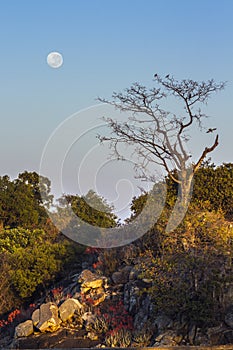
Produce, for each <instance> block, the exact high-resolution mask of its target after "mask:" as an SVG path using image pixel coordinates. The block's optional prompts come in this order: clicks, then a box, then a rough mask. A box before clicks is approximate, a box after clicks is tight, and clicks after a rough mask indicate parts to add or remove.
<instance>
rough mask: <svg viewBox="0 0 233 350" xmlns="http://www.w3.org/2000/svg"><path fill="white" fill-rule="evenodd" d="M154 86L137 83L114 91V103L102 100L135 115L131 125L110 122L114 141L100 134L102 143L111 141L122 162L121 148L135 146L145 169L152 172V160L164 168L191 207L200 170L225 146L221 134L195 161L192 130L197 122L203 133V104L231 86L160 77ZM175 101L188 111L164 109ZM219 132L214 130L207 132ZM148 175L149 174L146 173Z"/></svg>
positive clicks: (156, 75) (156, 77)
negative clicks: (189, 144) (190, 148)
mask: <svg viewBox="0 0 233 350" xmlns="http://www.w3.org/2000/svg"><path fill="white" fill-rule="evenodd" d="M154 82H155V85H156V87H153V88H147V87H145V86H143V85H141V84H139V83H134V84H133V85H132V86H131V87H130V88H128V89H126V90H125V91H124V93H116V92H114V93H113V95H112V99H111V100H107V99H105V98H99V99H98V100H99V101H101V102H104V103H107V104H110V105H112V106H114V107H115V108H116V109H118V110H120V111H128V112H132V115H131V116H130V117H129V118H128V119H127V121H126V122H121V121H117V120H114V119H112V118H104V119H105V121H106V122H107V124H108V126H109V127H110V128H111V130H112V133H111V135H110V136H109V137H108V136H99V139H100V141H101V142H104V141H110V145H111V148H112V149H113V151H114V153H115V154H116V155H117V156H118V157H121V158H122V157H123V156H122V154H120V150H119V145H120V144H122V143H123V144H127V145H133V146H134V147H135V151H136V153H137V155H138V159H139V160H140V162H139V163H138V165H139V167H140V168H141V169H146V168H147V165H148V164H149V163H152V162H154V163H157V164H160V165H161V166H162V167H163V168H164V169H165V171H166V173H167V174H168V175H169V176H170V177H171V178H172V179H173V180H174V181H175V182H176V183H178V184H179V188H180V198H181V202H182V203H183V204H186V203H187V201H188V198H189V193H190V188H191V184H192V179H193V176H194V174H195V172H196V171H197V170H198V168H199V167H200V165H201V163H202V162H203V160H204V159H205V157H206V155H207V154H208V153H210V152H212V151H213V150H214V149H215V148H216V147H217V146H218V142H219V136H218V134H217V135H216V136H215V138H214V141H213V143H212V145H211V146H209V147H205V148H204V150H203V152H202V153H201V155H200V156H199V158H198V159H197V161H196V162H191V159H190V157H191V155H190V154H188V152H187V151H186V148H185V144H186V143H187V142H188V141H189V139H190V138H189V136H188V135H187V131H188V130H189V129H190V127H191V126H192V125H193V124H195V123H197V124H198V126H199V128H200V131H202V130H203V128H204V127H203V119H204V118H206V117H207V115H206V114H204V113H202V111H201V108H200V106H201V105H203V104H206V103H207V101H208V99H209V97H210V96H211V94H212V93H214V92H217V91H219V90H222V89H223V88H224V86H225V83H224V82H220V83H216V82H215V81H214V80H213V79H211V80H208V81H207V82H204V81H203V82H197V81H194V80H191V79H185V80H181V81H178V80H176V79H175V78H174V77H172V76H170V75H169V74H168V75H166V77H165V78H161V77H160V76H159V75H158V74H155V75H154ZM169 97H174V98H176V99H178V100H179V102H181V105H182V107H183V108H182V109H181V111H180V112H178V113H172V112H170V111H167V110H166V109H165V108H164V107H163V106H165V105H166V104H168V103H167V101H168V100H169ZM215 130H216V128H209V129H208V131H207V132H208V133H210V132H215ZM123 158H124V157H123ZM175 169H176V170H177V171H176V172H174V170H175ZM175 174H177V176H176V175H175ZM143 176H144V177H146V176H147V175H146V173H145V172H143Z"/></svg>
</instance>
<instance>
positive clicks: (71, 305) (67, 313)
mask: <svg viewBox="0 0 233 350" xmlns="http://www.w3.org/2000/svg"><path fill="white" fill-rule="evenodd" d="M82 309H83V306H82V304H81V303H80V302H79V301H78V300H77V299H73V298H72V299H67V300H65V301H64V303H62V304H61V306H60V307H59V310H58V311H59V317H60V319H61V320H62V322H65V321H67V320H69V319H71V318H72V317H73V316H74V314H75V312H76V311H78V312H81V310H82Z"/></svg>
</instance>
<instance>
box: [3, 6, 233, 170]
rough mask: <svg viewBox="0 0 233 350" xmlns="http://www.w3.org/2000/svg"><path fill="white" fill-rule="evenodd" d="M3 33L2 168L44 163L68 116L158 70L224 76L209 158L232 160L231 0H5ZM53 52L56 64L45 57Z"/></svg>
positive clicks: (213, 109)
mask: <svg viewBox="0 0 233 350" xmlns="http://www.w3.org/2000/svg"><path fill="white" fill-rule="evenodd" d="M0 41H1V65H0V96H1V103H0V117H1V138H0V145H1V156H0V164H1V168H0V169H1V170H0V174H1V175H3V174H9V175H10V176H11V177H16V176H17V175H18V173H19V172H22V171H24V170H36V171H38V169H39V163H40V159H41V154H42V151H43V148H44V146H45V143H46V142H47V140H48V138H49V137H50V135H51V133H52V132H53V131H54V129H55V128H56V127H57V126H58V125H59V124H60V123H62V122H63V121H64V120H66V118H67V117H69V116H70V115H72V114H73V113H76V112H78V111H79V110H81V109H84V108H87V107H90V106H92V105H94V104H96V103H97V102H96V100H95V99H96V97H97V96H101V97H110V96H111V93H112V92H113V91H121V90H123V89H124V88H126V87H128V86H129V85H130V84H131V83H132V82H135V81H139V82H142V83H143V84H149V85H151V83H152V79H153V74H154V73H155V72H158V73H160V74H161V75H164V74H167V73H171V74H173V75H174V76H175V77H177V78H178V79H183V78H192V79H196V80H206V79H209V78H214V79H215V80H217V81H220V80H221V81H228V84H227V86H226V89H225V91H223V92H221V94H218V95H216V96H214V97H213V98H212V99H211V100H210V104H209V107H208V109H207V111H208V112H209V114H210V115H212V116H213V119H212V120H210V121H209V123H210V126H216V127H217V128H218V131H219V134H220V145H219V147H218V148H217V149H216V150H215V152H214V153H213V154H212V159H213V161H214V162H215V163H217V164H218V163H222V162H232V143H233V141H232V140H233V138H232V130H233V118H232V106H233V42H232V41H233V1H231V0H221V1H220V0H219V1H215V0H195V1H187V0H140V1H139V0H117V1H116V0H115V1H113V0H92V1H90V0H82V1H81V0H66V1H65V0H63V1H59V0H56V1H55V0H50V1H46V0H40V1H39V0H37V1H36V0H35V1H31V0H20V1H18V0H15V1H12V0H1V2H0ZM51 51H59V52H61V53H62V55H63V58H64V64H63V66H62V67H61V68H60V69H52V68H50V67H49V66H48V65H47V63H46V56H47V54H48V53H49V52H51ZM80 122H81V123H82V125H85V118H83V119H82V117H81V119H80ZM194 136H195V139H194V140H193V141H194V143H195V144H196V145H197V147H198V146H199V140H198V138H197V136H196V134H194ZM208 142H210V143H211V142H212V139H211V137H210V138H209V136H208V138H207V143H208Z"/></svg>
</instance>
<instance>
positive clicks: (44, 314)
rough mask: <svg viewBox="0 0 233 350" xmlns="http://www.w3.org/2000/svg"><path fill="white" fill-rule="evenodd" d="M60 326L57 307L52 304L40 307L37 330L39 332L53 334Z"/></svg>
mask: <svg viewBox="0 0 233 350" xmlns="http://www.w3.org/2000/svg"><path fill="white" fill-rule="evenodd" d="M60 324H61V320H60V318H59V317H58V307H57V305H56V304H54V303H51V302H49V303H46V304H42V305H41V306H40V321H39V323H38V324H37V328H38V329H39V331H40V332H55V331H56V330H57V329H58V328H59V327H60Z"/></svg>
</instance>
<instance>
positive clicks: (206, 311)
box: [140, 206, 233, 327]
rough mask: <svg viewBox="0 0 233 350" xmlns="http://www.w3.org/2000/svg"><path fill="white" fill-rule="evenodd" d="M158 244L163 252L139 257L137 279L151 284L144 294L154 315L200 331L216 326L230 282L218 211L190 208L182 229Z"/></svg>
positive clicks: (232, 242)
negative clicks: (176, 318) (183, 321)
mask: <svg viewBox="0 0 233 350" xmlns="http://www.w3.org/2000/svg"><path fill="white" fill-rule="evenodd" d="M160 240H161V242H160V245H161V247H163V249H162V250H161V251H159V252H155V251H152V250H147V251H146V252H144V254H143V259H142V262H141V266H140V269H141V270H142V271H143V272H142V273H141V277H142V278H148V279H150V280H152V287H151V288H150V289H149V290H148V291H146V292H149V294H150V295H151V296H152V298H153V300H154V304H155V308H156V310H157V311H161V310H162V311H163V312H165V313H167V314H168V315H169V316H178V315H180V316H185V317H186V319H187V320H188V321H189V322H191V323H195V324H197V325H198V326H201V327H202V326H204V325H207V324H215V321H217V320H218V318H221V312H222V311H223V305H222V304H221V300H222V299H223V298H222V296H223V293H224V288H225V285H226V284H227V283H229V282H232V281H233V271H232V270H233V269H232V265H231V261H232V258H233V229H232V227H231V225H230V224H229V222H227V221H226V220H225V219H224V216H223V213H222V212H221V211H218V212H208V211H202V210H200V209H198V208H197V207H195V206H193V207H192V208H190V210H189V212H188V213H187V215H186V217H185V219H184V220H183V222H182V224H181V225H180V226H179V227H178V228H177V229H176V230H174V231H173V232H170V233H167V234H166V233H165V232H164V233H163V235H161V236H160ZM143 260H144V261H145V262H143ZM148 261H149V264H150V266H149V265H148Z"/></svg>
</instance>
